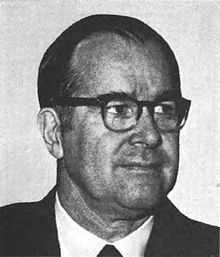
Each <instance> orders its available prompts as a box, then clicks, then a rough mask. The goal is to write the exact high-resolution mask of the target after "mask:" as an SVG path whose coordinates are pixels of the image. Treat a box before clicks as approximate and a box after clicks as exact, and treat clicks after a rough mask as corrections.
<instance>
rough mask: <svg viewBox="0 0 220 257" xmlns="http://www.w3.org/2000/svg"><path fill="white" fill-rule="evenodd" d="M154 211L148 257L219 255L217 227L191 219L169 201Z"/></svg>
mask: <svg viewBox="0 0 220 257" xmlns="http://www.w3.org/2000/svg"><path fill="white" fill-rule="evenodd" d="M160 207H161V208H160V209H158V211H157V212H156V213H155V223H154V226H153V230H152V233H151V238H150V240H149V243H148V245H149V256H187V257H189V256H210V257H211V256H213V257H214V256H216V257H217V256H219V228H218V227H216V226H212V225H208V224H205V223H202V222H199V221H195V220H192V219H190V218H188V217H186V216H185V215H184V214H182V213H181V212H180V211H179V210H178V209H177V208H176V207H175V206H174V205H173V204H172V203H171V202H170V201H169V200H168V201H165V202H164V204H163V205H162V206H160Z"/></svg>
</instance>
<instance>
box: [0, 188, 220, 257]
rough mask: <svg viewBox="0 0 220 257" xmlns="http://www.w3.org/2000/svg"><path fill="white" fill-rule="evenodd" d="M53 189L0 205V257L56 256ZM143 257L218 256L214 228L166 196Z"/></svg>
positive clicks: (216, 230) (57, 249) (217, 243)
mask: <svg viewBox="0 0 220 257" xmlns="http://www.w3.org/2000/svg"><path fill="white" fill-rule="evenodd" d="M54 196H55V189H53V190H52V191H51V192H50V193H49V194H48V195H47V196H46V197H45V198H44V199H43V200H42V201H40V202H33V203H18V204H12V205H9V206H5V207H2V208H0V256H10V255H12V256H15V255H16V256H59V255H60V249H59V243H58V238H57V228H56V223H55V213H54V199H55V197H54ZM158 210H159V211H158V212H157V213H156V214H155V223H154V225H153V229H152V232H151V235H150V239H149V241H148V244H147V247H146V251H145V256H187V257H189V256H216V257H217V256H219V230H218V228H217V227H214V226H210V225H206V224H203V223H200V222H197V221H193V220H190V219H188V218H187V217H185V216H184V215H183V214H181V213H180V212H179V211H178V210H177V209H176V207H175V206H174V205H173V204H172V203H171V202H170V201H169V200H168V199H166V200H165V201H164V203H163V204H162V205H161V206H160V208H159V209H158Z"/></svg>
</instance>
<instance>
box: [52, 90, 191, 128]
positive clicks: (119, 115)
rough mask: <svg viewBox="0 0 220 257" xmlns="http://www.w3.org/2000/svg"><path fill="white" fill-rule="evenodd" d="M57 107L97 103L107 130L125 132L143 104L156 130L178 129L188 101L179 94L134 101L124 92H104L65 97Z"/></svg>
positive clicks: (137, 115)
mask: <svg viewBox="0 0 220 257" xmlns="http://www.w3.org/2000/svg"><path fill="white" fill-rule="evenodd" d="M56 104H57V105H60V106H75V107H76V106H97V107H100V108H101V113H102V119H103V122H104V124H105V126H106V128H108V129H109V130H112V131H115V132H126V131H129V130H132V129H133V128H134V127H135V126H136V125H137V123H138V120H139V119H140V117H141V114H142V112H143V107H147V109H148V112H149V114H150V115H151V118H152V120H153V122H154V124H155V126H156V127H157V129H158V130H160V131H162V132H176V131H179V130H180V129H181V128H182V127H183V126H184V125H185V122H186V119H187V116H188V112H189V108H190V104H191V101H190V100H187V99H184V98H182V97H175V98H170V99H163V100H162V101H154V102H151V101H138V100H137V99H135V98H133V97H130V96H125V95H123V94H122V95H120V94H119V95H118V96H117V95H112V94H105V95H101V96H98V97H97V98H84V97H65V98H61V99H59V100H57V101H56Z"/></svg>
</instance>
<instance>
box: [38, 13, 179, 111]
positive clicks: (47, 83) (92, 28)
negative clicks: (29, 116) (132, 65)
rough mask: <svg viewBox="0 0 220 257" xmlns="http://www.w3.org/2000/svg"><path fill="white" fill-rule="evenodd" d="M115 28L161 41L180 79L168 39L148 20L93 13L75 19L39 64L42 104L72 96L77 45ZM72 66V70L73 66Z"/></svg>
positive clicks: (125, 34)
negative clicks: (146, 21)
mask: <svg viewBox="0 0 220 257" xmlns="http://www.w3.org/2000/svg"><path fill="white" fill-rule="evenodd" d="M109 32H112V33H114V34H117V35H119V36H121V37H123V38H125V39H126V38H133V39H135V40H137V41H139V42H142V43H145V42H147V41H149V40H150V39H153V40H156V41H157V42H159V44H160V45H161V47H162V48H163V51H164V52H165V54H166V56H168V57H169V58H168V59H169V60H168V61H169V62H170V65H171V69H172V72H173V74H175V77H176V79H177V80H178V81H179V80H180V78H179V68H178V64H177V61H176V58H175V56H174V53H173V51H172V50H171V48H170V47H169V45H168V43H167V42H166V41H165V40H164V39H163V38H162V37H161V36H160V35H159V34H158V33H157V32H156V31H155V30H153V29H152V28H151V27H149V26H148V25H147V24H145V23H144V22H142V21H140V20H138V19H136V18H132V17H127V16H119V15H106V14H100V15H92V16H88V17H86V18H83V19H81V20H79V21H78V22H76V23H73V24H72V25H71V26H70V27H69V28H67V29H66V30H65V31H64V32H63V33H62V34H61V35H60V36H59V37H58V38H57V39H56V40H55V41H54V42H53V43H52V44H51V45H50V46H49V48H48V49H47V51H46V52H45V54H44V56H43V58H42V61H41V63H40V67H39V73H38V99H39V104H40V107H41V108H43V107H53V106H54V105H56V99H60V98H62V97H63V96H68V95H67V93H68V92H69V91H68V89H69V87H72V86H74V84H75V77H76V76H74V70H73V67H72V66H71V65H69V62H70V60H71V58H72V56H73V54H74V49H75V48H76V47H77V45H78V44H79V43H80V42H81V41H82V40H85V39H88V38H89V37H90V36H92V35H94V34H96V33H98V34H100V33H109ZM70 69H72V70H70Z"/></svg>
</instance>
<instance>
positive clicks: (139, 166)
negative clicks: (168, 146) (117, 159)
mask: <svg viewBox="0 0 220 257" xmlns="http://www.w3.org/2000/svg"><path fill="white" fill-rule="evenodd" d="M160 166H161V165H160V164H159V163H154V162H151V163H141V162H129V163H123V164H120V165H119V167H120V168H122V169H126V170H129V171H135V172H139V173H149V172H154V173H155V172H158V171H159V170H160Z"/></svg>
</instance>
